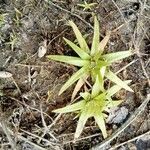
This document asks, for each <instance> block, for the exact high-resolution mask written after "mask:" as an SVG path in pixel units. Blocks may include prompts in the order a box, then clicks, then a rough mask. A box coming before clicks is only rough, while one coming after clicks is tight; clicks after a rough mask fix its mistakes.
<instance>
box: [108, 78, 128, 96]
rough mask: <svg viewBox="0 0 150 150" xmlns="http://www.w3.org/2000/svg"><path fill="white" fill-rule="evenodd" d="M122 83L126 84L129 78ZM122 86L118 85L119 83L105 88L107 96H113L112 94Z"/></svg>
mask: <svg viewBox="0 0 150 150" xmlns="http://www.w3.org/2000/svg"><path fill="white" fill-rule="evenodd" d="M123 82H124V83H126V84H129V83H130V82H131V80H126V81H123ZM121 88H122V87H120V86H119V85H114V86H112V87H111V88H110V89H108V90H107V95H106V96H107V97H111V96H113V95H114V94H116V93H117V92H118V91H120V90H121Z"/></svg>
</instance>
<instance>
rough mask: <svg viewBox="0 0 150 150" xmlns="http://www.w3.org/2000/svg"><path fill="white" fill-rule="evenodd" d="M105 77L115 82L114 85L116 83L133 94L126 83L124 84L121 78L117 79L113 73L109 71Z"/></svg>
mask: <svg viewBox="0 0 150 150" xmlns="http://www.w3.org/2000/svg"><path fill="white" fill-rule="evenodd" d="M105 76H106V77H107V78H108V79H109V80H111V81H113V82H114V83H116V84H117V85H119V86H120V87H121V88H124V89H126V90H127V91H130V92H133V90H132V89H131V88H130V87H129V86H128V85H127V84H126V83H125V82H123V81H122V80H121V79H120V78H119V77H117V76H116V75H115V74H114V73H113V72H111V71H109V72H107V73H106V74H105Z"/></svg>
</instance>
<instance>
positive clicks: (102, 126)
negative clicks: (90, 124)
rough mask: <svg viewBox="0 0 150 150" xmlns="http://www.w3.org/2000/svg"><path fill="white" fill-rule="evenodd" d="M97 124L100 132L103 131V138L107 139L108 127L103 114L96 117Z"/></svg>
mask: <svg viewBox="0 0 150 150" xmlns="http://www.w3.org/2000/svg"><path fill="white" fill-rule="evenodd" d="M94 118H95V121H96V123H97V124H98V126H99V128H100V130H101V131H102V134H103V137H104V138H106V137H107V132H106V126H105V121H104V117H103V114H102V113H101V114H98V115H96V116H94Z"/></svg>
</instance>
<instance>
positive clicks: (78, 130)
mask: <svg viewBox="0 0 150 150" xmlns="http://www.w3.org/2000/svg"><path fill="white" fill-rule="evenodd" d="M89 117H90V116H89V114H87V113H86V111H84V112H82V113H81V115H80V117H79V121H78V125H77V128H76V132H75V135H74V139H77V138H78V137H79V136H80V134H81V133H82V131H83V128H84V126H85V123H86V121H87V119H88V118H89Z"/></svg>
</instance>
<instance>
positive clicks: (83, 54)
mask: <svg viewBox="0 0 150 150" xmlns="http://www.w3.org/2000/svg"><path fill="white" fill-rule="evenodd" d="M64 40H65V42H66V43H67V44H68V45H69V46H70V47H71V48H72V49H73V50H74V51H75V52H76V53H77V54H78V55H79V56H80V57H81V58H82V59H89V58H90V56H89V54H88V53H86V52H85V51H84V50H83V49H81V48H80V47H78V46H77V45H76V44H74V43H73V42H71V41H70V40H68V39H66V38H64Z"/></svg>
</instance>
